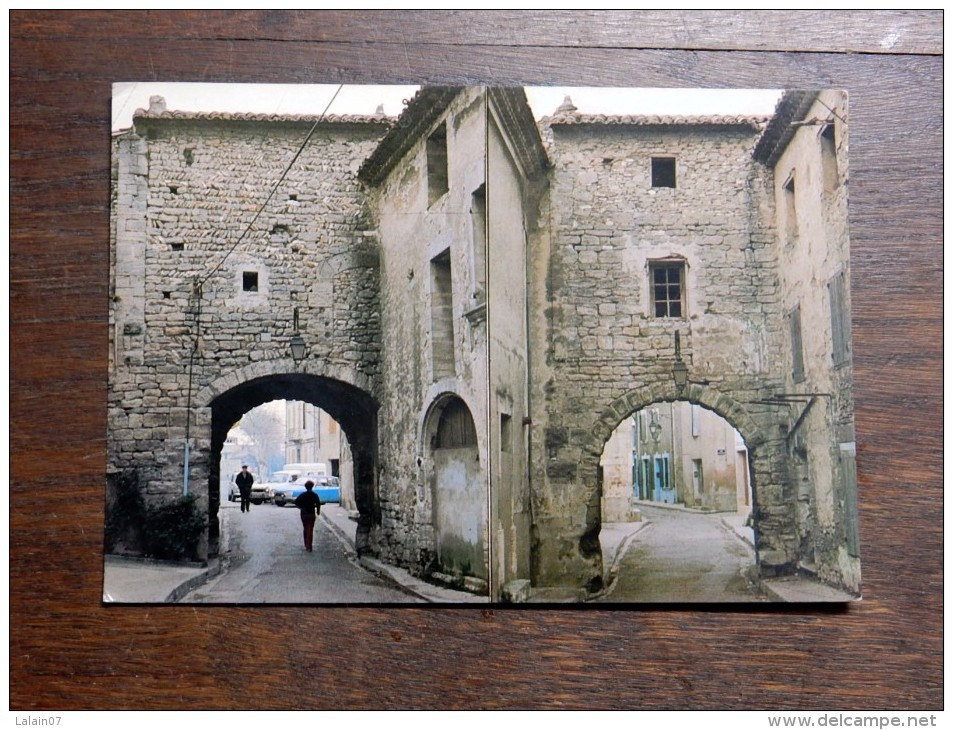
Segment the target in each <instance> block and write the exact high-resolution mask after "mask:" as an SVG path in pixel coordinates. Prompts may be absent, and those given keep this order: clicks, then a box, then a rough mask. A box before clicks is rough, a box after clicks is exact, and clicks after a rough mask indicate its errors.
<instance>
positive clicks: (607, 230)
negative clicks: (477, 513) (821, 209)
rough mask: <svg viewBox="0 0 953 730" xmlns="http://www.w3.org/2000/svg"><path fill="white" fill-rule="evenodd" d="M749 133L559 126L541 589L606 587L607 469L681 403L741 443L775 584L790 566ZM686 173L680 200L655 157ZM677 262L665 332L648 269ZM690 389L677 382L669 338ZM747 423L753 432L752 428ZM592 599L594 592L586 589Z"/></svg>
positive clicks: (541, 448)
mask: <svg viewBox="0 0 953 730" xmlns="http://www.w3.org/2000/svg"><path fill="white" fill-rule="evenodd" d="M757 134H758V132H757V130H755V129H753V128H751V127H747V126H708V125H697V126H690V125H648V126H630V125H618V126H613V125H592V124H559V125H554V126H552V127H551V129H550V135H551V140H550V142H551V149H550V154H551V157H552V159H553V163H554V170H553V172H552V185H551V190H552V194H551V200H550V201H549V208H548V210H545V211H543V216H544V218H547V220H545V222H544V223H543V224H542V225H541V226H540V229H541V230H540V233H539V235H537V236H535V237H534V240H533V241H532V243H531V245H532V246H533V247H534V256H535V257H537V258H538V259H539V260H541V261H545V262H546V265H545V269H543V268H542V267H537V271H536V276H538V277H542V279H543V281H545V286H539V285H537V286H536V287H535V292H534V296H535V297H536V298H537V299H536V305H537V306H536V307H535V308H534V311H537V312H539V313H540V316H538V317H536V318H535V319H534V325H535V327H534V330H533V345H534V348H535V352H536V353H538V356H537V357H536V359H535V360H534V381H535V383H537V385H538V389H537V394H536V396H535V398H536V399H537V402H540V403H542V404H543V405H542V406H541V411H537V413H536V414H534V418H533V421H534V429H533V430H534V443H535V444H538V446H537V447H536V448H535V449H534V464H533V480H534V485H535V490H534V492H535V499H536V504H535V505H534V506H535V517H536V528H537V538H538V541H539V545H540V549H539V552H538V554H537V556H536V565H535V575H534V578H535V580H537V581H538V582H539V583H541V584H556V583H559V582H561V581H563V580H564V578H563V576H565V575H567V574H569V575H574V576H577V578H578V579H580V582H581V583H584V582H585V580H586V579H587V578H590V579H593V580H596V581H598V576H600V575H601V571H600V567H599V562H600V561H601V556H600V551H599V549H598V530H599V497H600V495H599V485H598V460H599V455H600V454H601V452H602V448H603V445H604V443H605V441H606V440H607V439H608V437H609V435H610V434H611V432H612V430H613V429H614V428H615V427H616V426H617V425H618V423H619V422H621V421H622V419H623V418H625V417H627V416H628V415H630V414H631V413H632V412H633V411H635V410H638V409H639V408H640V407H643V406H646V405H649V404H650V403H652V402H658V401H668V400H677V399H681V398H684V399H686V400H692V401H693V402H697V403H701V404H703V405H706V406H707V407H709V408H711V410H714V411H715V412H716V413H718V414H719V415H721V416H723V417H725V418H726V419H727V420H728V421H729V422H730V423H731V424H732V425H733V426H735V427H737V428H739V430H741V431H742V434H743V436H744V437H745V439H746V441H747V442H748V444H749V447H757V453H758V456H757V458H753V459H752V463H753V465H754V472H755V482H756V484H757V485H758V487H757V491H756V494H757V496H756V502H757V503H758V504H759V508H760V511H759V517H760V519H761V528H762V530H761V543H760V545H759V557H760V561H761V563H762V566H763V568H765V569H767V570H775V569H776V570H786V569H788V567H789V566H790V565H791V563H792V561H793V554H794V544H793V537H792V535H791V534H790V532H791V526H790V525H791V518H792V507H791V505H792V500H791V499H790V498H789V497H790V495H789V494H788V492H789V491H790V489H789V486H788V484H787V481H786V479H785V476H784V467H785V458H784V451H783V442H782V441H781V435H780V430H779V428H778V426H777V421H776V419H775V418H774V414H773V412H772V411H771V409H770V407H768V406H765V405H759V404H757V403H754V401H758V400H760V399H763V398H765V397H767V396H768V395H769V394H771V393H773V392H774V390H775V389H776V387H777V386H778V385H779V384H780V383H781V374H780V371H779V362H778V360H779V353H780V351H781V338H780V319H781V318H780V306H779V297H778V280H777V252H776V249H775V247H774V236H773V226H772V224H771V222H772V220H773V218H772V214H773V207H772V204H771V203H772V198H771V196H770V194H769V188H768V184H769V182H770V175H769V174H767V172H766V171H765V170H764V168H763V167H761V166H759V165H757V164H756V163H755V162H754V161H753V160H752V158H751V150H752V148H753V146H754V142H755V140H756V138H757ZM653 156H666V157H674V158H675V159H676V176H677V180H676V186H675V187H674V188H667V187H665V188H663V187H653V186H652V182H651V158H652V157H653ZM657 260H669V261H673V262H682V263H683V266H684V273H685V291H686V294H685V301H684V307H685V311H684V312H683V316H681V317H675V318H657V317H655V316H654V312H653V310H652V307H651V290H650V282H649V267H650V264H651V262H653V261H657ZM676 331H678V332H680V335H681V346H682V348H681V349H682V352H681V354H682V357H683V359H684V360H685V361H686V363H687V364H688V368H689V377H690V379H691V381H692V383H693V384H692V385H690V386H689V388H688V389H687V390H686V391H685V392H684V393H677V392H676V391H675V390H674V385H673V383H672V366H673V362H674V356H675V352H674V335H675V332H676ZM742 424H743V425H742ZM590 587H593V586H590Z"/></svg>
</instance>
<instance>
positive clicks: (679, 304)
mask: <svg viewBox="0 0 953 730" xmlns="http://www.w3.org/2000/svg"><path fill="white" fill-rule="evenodd" d="M649 278H650V281H651V288H652V297H651V299H652V311H653V312H654V316H656V317H683V316H685V314H684V313H685V286H684V281H685V262H684V261H655V262H651V263H650V264H649Z"/></svg>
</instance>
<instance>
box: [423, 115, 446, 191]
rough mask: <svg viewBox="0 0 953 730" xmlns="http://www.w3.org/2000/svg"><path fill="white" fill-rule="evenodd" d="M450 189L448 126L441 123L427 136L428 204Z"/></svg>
mask: <svg viewBox="0 0 953 730" xmlns="http://www.w3.org/2000/svg"><path fill="white" fill-rule="evenodd" d="M449 189H450V177H449V175H448V173H447V127H446V125H444V124H441V125H440V126H439V127H438V128H437V129H436V131H434V133H433V134H431V135H430V136H429V137H428V138H427V205H428V207H429V206H431V205H433V204H434V203H436V202H437V201H438V200H439V199H440V198H441V197H442V196H443V195H444V194H445V193H446V192H447V191H448V190H449Z"/></svg>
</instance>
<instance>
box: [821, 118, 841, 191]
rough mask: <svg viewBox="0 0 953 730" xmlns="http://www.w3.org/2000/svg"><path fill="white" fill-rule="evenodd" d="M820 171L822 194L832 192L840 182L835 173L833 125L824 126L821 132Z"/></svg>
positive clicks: (835, 158)
mask: <svg viewBox="0 0 953 730" xmlns="http://www.w3.org/2000/svg"><path fill="white" fill-rule="evenodd" d="M821 169H822V170H823V174H824V192H826V193H832V192H834V190H836V189H837V186H838V185H839V184H840V181H839V180H838V173H837V140H836V138H835V132H834V124H833V123H831V124H826V125H825V126H824V128H823V129H822V130H821Z"/></svg>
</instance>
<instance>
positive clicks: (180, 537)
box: [142, 494, 206, 560]
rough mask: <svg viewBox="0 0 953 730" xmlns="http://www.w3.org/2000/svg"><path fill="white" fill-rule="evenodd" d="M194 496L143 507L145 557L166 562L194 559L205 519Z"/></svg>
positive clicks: (190, 495)
mask: <svg viewBox="0 0 953 730" xmlns="http://www.w3.org/2000/svg"><path fill="white" fill-rule="evenodd" d="M195 502H196V497H195V495H194V494H188V495H186V496H184V497H179V498H178V499H176V500H174V501H172V502H166V503H165V504H160V505H158V506H154V507H148V508H146V515H145V517H146V518H145V524H144V526H143V530H142V542H143V548H144V550H145V553H146V555H148V556H151V557H153V558H161V559H165V560H183V559H194V558H195V553H196V548H197V547H198V541H199V539H200V538H201V537H202V533H203V532H204V531H205V524H206V518H205V515H204V514H202V512H201V511H200V510H199V508H198V507H197V506H196V504H195Z"/></svg>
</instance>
